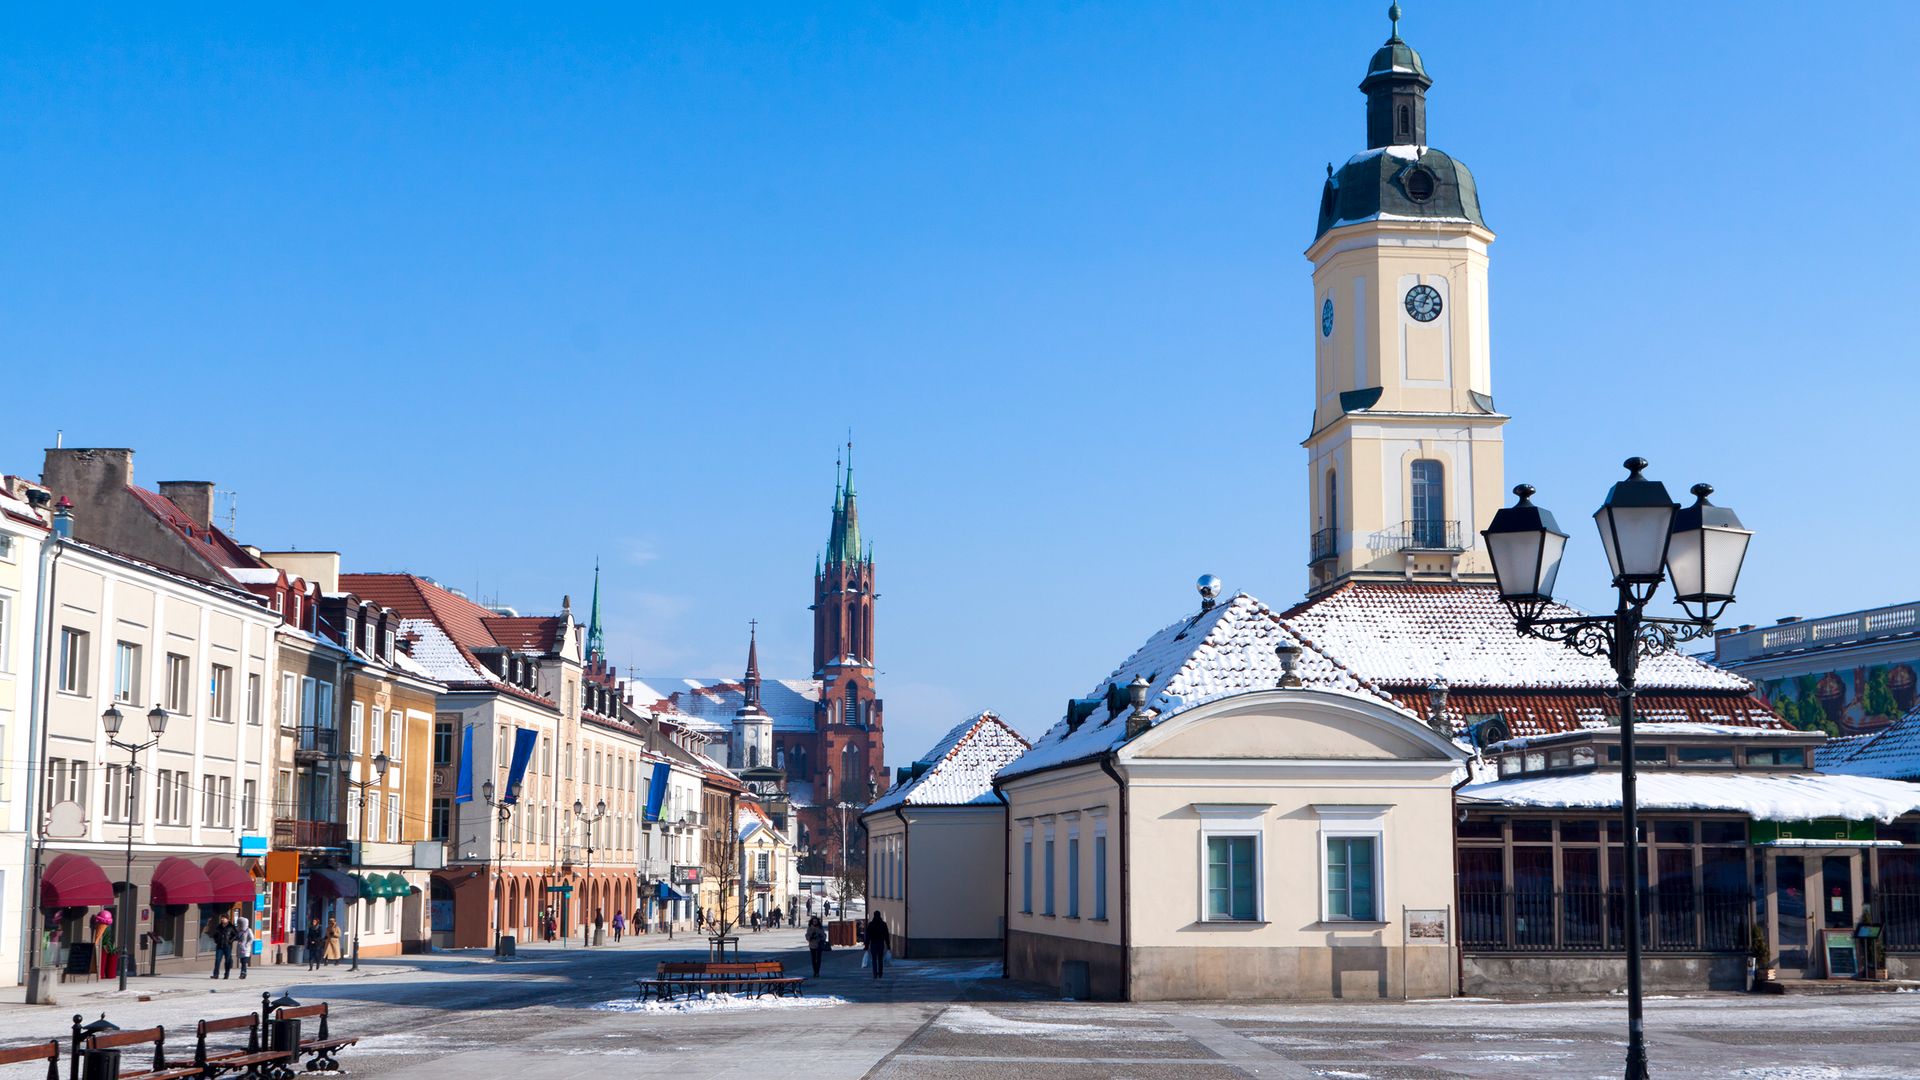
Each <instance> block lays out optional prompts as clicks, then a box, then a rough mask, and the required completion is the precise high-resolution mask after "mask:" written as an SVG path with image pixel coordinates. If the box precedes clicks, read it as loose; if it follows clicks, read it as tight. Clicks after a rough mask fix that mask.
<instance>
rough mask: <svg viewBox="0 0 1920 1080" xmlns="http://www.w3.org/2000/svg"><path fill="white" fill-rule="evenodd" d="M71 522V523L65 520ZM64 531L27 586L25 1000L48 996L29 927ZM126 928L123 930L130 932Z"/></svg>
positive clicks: (36, 903)
mask: <svg viewBox="0 0 1920 1080" xmlns="http://www.w3.org/2000/svg"><path fill="white" fill-rule="evenodd" d="M69 528H71V525H69ZM66 540H67V537H66V536H63V535H60V534H59V533H58V532H57V531H49V532H48V533H47V537H46V539H45V540H43V541H41V545H40V568H39V580H38V584H37V585H36V586H35V588H34V592H33V678H32V681H31V682H30V683H29V684H28V690H27V745H28V746H29V747H31V748H33V750H32V751H31V752H32V753H34V755H35V757H34V760H32V761H30V762H28V763H27V792H26V802H25V803H23V804H22V807H21V809H22V810H23V812H24V813H25V814H26V816H27V829H26V832H27V842H28V843H30V844H32V845H33V874H32V880H31V881H30V882H29V883H28V885H27V888H28V892H27V897H26V903H25V904H23V905H21V909H20V914H21V920H20V921H21V922H22V923H23V924H24V925H25V928H26V934H25V935H24V940H23V941H22V942H21V946H22V948H21V950H20V951H21V956H20V967H21V977H22V980H23V981H24V982H25V983H26V987H27V999H26V1000H27V1004H29V1005H41V1004H46V1005H51V1004H54V1001H53V1000H52V999H51V998H48V999H47V1000H46V1001H44V1002H43V1001H41V1000H40V982H41V979H42V977H43V973H42V971H41V968H40V948H39V945H40V942H39V934H38V933H37V932H36V931H35V929H34V927H35V926H36V924H38V922H39V921H40V919H41V910H40V873H41V869H42V861H43V859H44V857H45V855H46V848H47V838H46V836H45V835H43V833H42V831H41V822H40V813H39V808H40V802H41V798H40V785H41V784H43V783H45V776H44V774H45V772H46V767H47V765H46V763H47V728H48V724H47V710H48V708H49V707H50V705H51V702H52V697H53V680H52V679H49V678H47V676H46V668H47V665H46V662H45V659H44V658H45V657H46V643H47V627H48V624H49V623H50V622H51V621H52V619H53V616H54V614H55V612H56V611H57V610H58V609H57V608H55V607H54V604H53V600H54V598H53V597H52V596H51V595H49V592H50V591H51V590H52V589H53V568H54V564H55V563H57V562H59V560H60V556H61V554H63V553H64V552H65V551H66V546H65V545H66ZM131 930H132V928H131V927H129V928H126V931H125V932H131Z"/></svg>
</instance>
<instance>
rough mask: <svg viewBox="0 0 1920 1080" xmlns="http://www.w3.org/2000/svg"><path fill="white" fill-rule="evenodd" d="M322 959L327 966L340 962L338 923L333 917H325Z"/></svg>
mask: <svg viewBox="0 0 1920 1080" xmlns="http://www.w3.org/2000/svg"><path fill="white" fill-rule="evenodd" d="M322 957H323V958H324V959H325V960H326V962H327V963H329V964H337V963H339V962H340V923H339V922H338V921H336V920H335V919H334V918H333V916H331V915H329V916H327V944H326V951H325V952H324V953H323V954H322Z"/></svg>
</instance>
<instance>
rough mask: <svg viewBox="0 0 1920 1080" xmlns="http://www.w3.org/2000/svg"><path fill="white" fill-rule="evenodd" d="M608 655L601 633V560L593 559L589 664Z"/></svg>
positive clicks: (588, 645) (588, 616)
mask: <svg viewBox="0 0 1920 1080" xmlns="http://www.w3.org/2000/svg"><path fill="white" fill-rule="evenodd" d="M606 656H607V643H606V641H605V639H604V638H603V637H602V636H601V633H600V560H599V559H595V560H593V606H592V607H591V608H590V609H589V610H588V612H587V666H588V667H592V666H593V662H594V661H595V660H604V659H606Z"/></svg>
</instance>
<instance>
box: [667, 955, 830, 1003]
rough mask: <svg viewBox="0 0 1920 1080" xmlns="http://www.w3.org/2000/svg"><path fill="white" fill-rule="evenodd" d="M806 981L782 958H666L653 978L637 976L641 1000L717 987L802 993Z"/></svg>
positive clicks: (729, 990)
mask: <svg viewBox="0 0 1920 1080" xmlns="http://www.w3.org/2000/svg"><path fill="white" fill-rule="evenodd" d="M805 982H806V980H805V979H802V978H800V977H798V976H793V975H788V974H787V973H786V968H785V967H784V966H782V965H781V963H780V961H778V960H752V961H744V962H726V963H715V962H712V961H706V960H663V961H661V962H660V965H659V967H658V969H657V970H656V972H655V975H654V977H653V978H651V979H635V980H634V984H635V985H637V986H638V987H639V988H640V998H641V1000H643V1001H644V1000H646V999H647V998H648V997H652V998H654V999H655V1000H658V1001H672V1000H673V999H674V997H675V996H676V995H685V996H689V997H691V996H693V995H695V994H698V995H699V996H701V997H705V996H706V995H707V994H709V993H711V992H713V991H716V990H717V991H719V992H721V993H751V994H753V995H754V996H755V997H758V996H760V995H761V994H764V993H766V992H767V991H769V990H771V991H773V992H774V994H776V995H778V996H783V997H784V996H785V995H787V994H798V993H800V992H801V986H802V984H804V983H805Z"/></svg>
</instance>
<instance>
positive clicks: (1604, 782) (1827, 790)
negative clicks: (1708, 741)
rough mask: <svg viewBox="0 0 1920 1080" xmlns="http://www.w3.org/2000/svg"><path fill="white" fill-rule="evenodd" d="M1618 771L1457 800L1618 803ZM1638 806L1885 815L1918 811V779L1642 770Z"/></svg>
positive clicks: (1508, 785) (1512, 783)
mask: <svg viewBox="0 0 1920 1080" xmlns="http://www.w3.org/2000/svg"><path fill="white" fill-rule="evenodd" d="M1620 776H1621V774H1620V773H1618V772H1590V773H1574V774H1569V775H1565V776H1539V777H1527V778H1521V779H1516V780H1500V781H1496V782H1494V783H1489V784H1468V785H1467V786H1466V787H1463V788H1461V789H1460V794H1459V797H1460V799H1461V801H1463V802H1490V803H1498V804H1499V805H1502V806H1507V807H1514V808H1521V807H1531V808H1538V809H1543V810H1573V809H1585V810H1617V809H1619V807H1620ZM1637 776H1638V778H1639V779H1638V787H1637V790H1638V792H1639V797H1638V800H1637V801H1638V805H1639V807H1640V809H1641V810H1642V811H1647V810H1654V811H1660V810H1723V811H1732V812H1735V813H1741V814H1746V815H1747V816H1749V817H1752V818H1754V819H1756V820H1760V821H1812V820H1815V819H1817V818H1849V819H1853V820H1861V819H1865V818H1872V819H1874V820H1876V821H1883V822H1890V821H1892V820H1893V819H1894V818H1897V817H1899V816H1900V815H1902V814H1911V813H1913V812H1915V811H1920V784H1907V783H1902V782H1901V781H1898V780H1881V779H1877V778H1873V777H1865V776H1829V775H1824V774H1821V773H1811V774H1809V773H1789V774H1785V775H1777V774H1767V773H1745V774H1727V773H1697V772H1679V771H1672V772H1670V771H1667V770H1665V769H1661V770H1657V771H1656V770H1651V769H1642V770H1640V771H1639V772H1638V773H1637Z"/></svg>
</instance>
